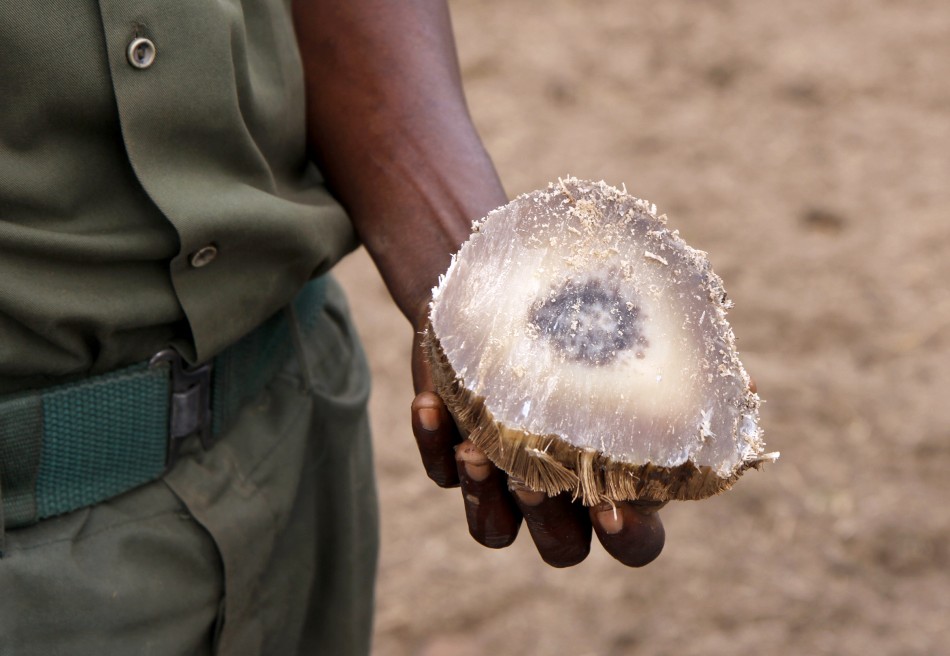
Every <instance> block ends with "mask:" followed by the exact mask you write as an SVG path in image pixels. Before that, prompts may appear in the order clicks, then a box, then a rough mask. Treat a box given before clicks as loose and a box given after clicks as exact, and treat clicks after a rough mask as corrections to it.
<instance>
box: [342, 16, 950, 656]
mask: <svg viewBox="0 0 950 656" xmlns="http://www.w3.org/2000/svg"><path fill="white" fill-rule="evenodd" d="M453 16H454V20H455V26H456V31H457V35H458V41H459V49H460V53H461V60H462V67H463V71H464V76H465V81H466V85H467V90H468V94H469V101H470V105H471V109H472V113H473V115H474V117H475V120H476V123H477V124H478V126H479V129H480V130H481V133H482V135H483V137H484V139H485V142H486V144H487V146H488V149H489V151H490V152H491V153H492V154H493V156H494V157H495V161H496V163H497V165H498V168H499V171H500V173H501V176H502V179H503V180H504V182H505V184H506V188H507V190H508V192H509V194H511V195H514V194H517V193H521V192H525V191H530V190H532V189H534V188H537V187H540V186H542V185H543V184H545V183H546V182H547V181H549V180H552V179H554V178H556V177H557V176H559V175H561V176H563V175H564V174H568V173H569V174H574V175H577V176H579V177H586V178H593V179H601V178H603V179H605V180H607V181H608V182H610V183H612V184H616V185H619V184H620V183H626V186H627V188H628V190H630V191H631V192H632V193H635V194H637V195H639V196H642V197H645V198H648V199H650V200H651V201H653V202H655V203H656V204H657V205H658V207H659V209H660V211H661V212H666V213H667V214H668V215H669V216H670V221H671V224H672V225H673V226H674V227H678V228H679V229H680V230H681V232H682V234H683V236H684V237H685V238H686V240H687V241H688V242H689V243H690V244H692V245H693V246H695V247H697V248H701V249H703V250H706V251H708V252H709V253H710V257H711V259H712V262H713V264H714V266H715V268H716V271H717V272H718V273H719V274H720V275H721V276H722V277H723V278H724V280H725V282H726V286H727V289H728V290H729V293H730V296H731V297H732V298H733V299H734V300H735V302H736V307H735V309H734V310H733V311H732V312H731V314H730V319H731V321H732V324H733V327H734V329H735V332H736V334H737V335H738V338H739V347H740V350H741V353H742V358H743V361H744V362H745V363H746V366H747V367H748V368H749V370H750V371H751V372H752V373H753V375H754V376H755V377H756V379H757V381H758V386H759V391H760V393H761V395H762V396H763V397H764V398H765V399H767V404H766V405H765V406H764V409H763V413H762V421H763V425H764V427H765V430H766V431H767V439H768V444H769V447H770V448H772V449H776V450H780V451H781V452H782V458H781V460H780V462H779V463H778V464H776V465H775V466H772V467H769V468H767V469H765V470H763V471H761V472H753V473H750V474H747V475H746V477H745V478H744V479H743V480H742V481H740V483H739V485H738V486H737V487H736V488H735V489H734V490H732V491H730V492H728V493H726V494H724V495H721V496H719V497H716V498H714V499H711V500H708V501H703V502H687V503H676V504H672V505H671V506H669V507H668V508H667V509H666V510H665V511H664V515H663V516H664V520H665V524H666V530H667V547H666V550H665V551H664V553H663V554H662V555H661V556H660V558H659V559H658V560H657V561H656V562H654V563H653V564H652V565H650V566H649V567H646V568H644V569H642V570H628V569H625V568H624V567H622V566H621V565H619V564H617V563H615V562H614V561H612V560H611V559H610V558H609V557H607V556H606V555H605V554H604V553H603V552H602V551H601V550H600V548H599V547H597V548H595V549H594V550H593V553H592V554H591V556H590V557H589V558H588V560H587V561H586V562H584V563H582V564H581V565H579V566H578V567H575V568H573V569H570V570H553V569H549V568H547V567H546V566H545V565H543V563H542V562H541V561H540V559H539V558H538V557H537V555H536V554H535V552H534V551H533V549H532V547H531V542H530V539H529V537H528V535H527V532H526V531H525V532H523V534H522V535H521V536H520V537H519V539H518V541H517V542H516V544H515V545H514V546H513V547H511V548H509V549H506V550H502V551H490V550H487V549H484V548H482V547H480V546H478V545H477V544H476V543H474V542H473V541H472V540H471V539H470V538H469V537H468V535H467V532H466V529H465V522H464V518H463V516H462V504H461V499H460V498H459V494H458V491H456V490H452V491H445V490H440V489H438V488H436V487H435V486H434V485H432V484H431V483H430V482H429V481H428V480H427V479H426V477H425V475H424V473H423V471H422V469H421V466H420V464H419V462H418V455H417V454H416V453H415V447H414V444H413V442H412V438H411V434H410V431H409V426H408V421H407V417H408V406H409V402H410V400H411V390H410V387H409V375H408V362H409V339H410V330H409V327H408V325H407V324H406V323H405V322H404V320H403V319H402V318H401V316H400V315H399V314H398V313H397V312H396V311H395V310H394V309H392V307H391V306H390V305H389V304H388V302H387V301H386V298H387V297H386V294H385V291H384V290H383V288H382V286H381V285H380V283H379V282H378V279H377V277H376V274H375V272H374V270H373V269H372V266H371V264H370V263H369V260H368V259H367V258H366V256H365V254H363V253H357V254H355V255H353V256H351V257H350V258H348V259H347V260H346V261H345V262H344V263H343V265H342V266H341V268H340V275H341V277H342V278H343V280H344V281H345V284H347V286H348V287H349V289H350V290H351V292H352V297H353V303H354V306H355V312H356V317H357V321H358V324H359V326H360V328H361V331H362V333H363V335H364V336H365V339H366V342H367V348H368V350H369V352H370V356H371V358H372V362H373V369H374V372H375V377H376V388H375V396H374V399H373V409H372V410H373V415H374V426H375V431H376V436H375V439H376V448H377V461H378V464H377V471H378V476H379V485H380V494H381V503H382V512H383V525H382V528H383V550H382V560H381V564H380V581H379V590H378V604H377V608H378V614H377V621H376V635H375V644H376V646H375V653H377V654H379V655H382V656H390V655H393V656H410V655H413V656H435V655H441V654H456V655H459V656H462V655H465V654H480V653H486V654H488V653H490V654H499V655H507V654H523V655H529V656H530V655H534V654H540V655H547V654H554V655H557V654H578V655H581V654H586V655H598V656H607V655H614V654H654V655H662V654H671V655H672V654H676V655H677V656H685V655H689V654H707V655H708V654H714V655H715V654H731V653H736V652H738V653H742V652H747V653H758V654H835V655H839V654H862V655H865V654H873V655H876V654H927V655H930V654H950V508H948V507H950V476H948V472H950V401H948V400H947V394H948V392H947V390H950V283H948V280H950V256H948V254H947V251H948V246H950V216H948V208H950V84H948V83H947V81H948V79H950V3H947V2H946V0H907V1H904V2H898V1H896V0H853V1H844V0H828V1H819V0H811V1H805V2H797V3H795V2H786V1H784V0H760V1H759V2H755V3H752V2H739V1H738V0H735V1H730V0H707V1H705V2H685V1H682V0H671V1H669V2H648V1H645V0H635V1H630V0H627V1H624V0H611V1H604V2H599V3H584V2H580V1H579V0H576V1H569V0H548V1H546V2H542V1H541V0H535V1H530V0H517V1H515V0H509V1H508V2H504V3H503V2H488V1H480V2H476V1H467V2H462V1H458V2H455V3H453ZM459 184H464V181H459ZM472 218H475V217H472Z"/></svg>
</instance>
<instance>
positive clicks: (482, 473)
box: [465, 462, 491, 483]
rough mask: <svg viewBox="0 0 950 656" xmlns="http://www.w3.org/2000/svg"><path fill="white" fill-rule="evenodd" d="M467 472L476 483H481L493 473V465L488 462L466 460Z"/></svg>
mask: <svg viewBox="0 0 950 656" xmlns="http://www.w3.org/2000/svg"><path fill="white" fill-rule="evenodd" d="M465 473H466V475H467V476H468V477H469V478H470V479H472V480H473V481H475V482H476V483H481V482H482V481H484V480H485V479H486V478H488V475H489V474H490V473H491V465H490V464H489V463H487V462H486V463H485V464H479V463H475V462H466V463H465Z"/></svg>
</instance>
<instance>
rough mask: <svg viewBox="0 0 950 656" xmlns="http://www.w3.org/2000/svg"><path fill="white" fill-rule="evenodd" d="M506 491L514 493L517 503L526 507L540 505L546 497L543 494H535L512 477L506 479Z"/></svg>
mask: <svg viewBox="0 0 950 656" xmlns="http://www.w3.org/2000/svg"><path fill="white" fill-rule="evenodd" d="M508 489H509V490H511V491H512V492H514V493H515V496H516V497H518V501H520V502H521V503H523V504H524V505H526V506H538V505H541V502H542V501H544V500H545V498H547V496H548V495H546V494H545V493H544V492H535V491H534V490H532V489H531V488H529V487H528V486H527V485H525V484H524V483H522V482H521V481H519V480H517V479H515V478H514V476H509V477H508Z"/></svg>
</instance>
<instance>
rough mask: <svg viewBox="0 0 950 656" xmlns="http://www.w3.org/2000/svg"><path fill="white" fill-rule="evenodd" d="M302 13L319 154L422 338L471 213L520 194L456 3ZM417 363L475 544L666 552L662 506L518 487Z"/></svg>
mask: <svg viewBox="0 0 950 656" xmlns="http://www.w3.org/2000/svg"><path fill="white" fill-rule="evenodd" d="M293 13H294V25H295V27H296V30H297V36H298V41H299V44H300V53H301V57H302V60H303V64H304V74H305V83H306V91H307V117H306V118H307V137H308V146H309V150H310V153H311V156H312V157H313V158H314V159H315V160H316V161H317V162H318V164H319V165H320V169H321V171H322V172H323V174H324V175H325V176H326V179H327V182H328V184H329V186H330V188H331V189H332V191H333V192H334V194H335V195H336V197H337V198H338V199H339V200H340V202H341V203H343V205H344V207H346V209H347V211H348V213H349V215H350V218H351V219H352V221H353V226H354V227H355V229H356V231H357V233H358V234H359V236H360V239H361V240H362V242H363V244H364V245H365V246H366V250H367V251H368V252H369V254H370V256H371V257H372V258H373V261H374V263H375V264H376V267H377V268H378V269H379V272H380V274H381V275H382V278H383V281H384V282H385V283H386V287H387V288H388V290H389V292H390V294H391V295H392V297H393V300H394V301H395V302H396V304H397V305H398V306H399V309H400V310H402V312H403V314H404V315H405V316H406V318H407V319H408V320H409V321H410V323H411V324H412V326H413V328H414V329H415V330H416V332H417V333H418V332H419V331H420V330H421V329H422V327H423V325H424V323H425V317H426V310H427V305H428V300H429V295H430V292H431V289H432V287H433V286H434V285H435V284H436V282H437V281H438V277H439V275H440V274H442V273H443V272H444V271H445V270H446V269H447V268H448V265H449V259H450V256H451V254H452V253H454V252H455V251H456V250H457V249H458V247H459V246H460V245H461V243H462V242H463V241H465V240H466V239H467V238H468V236H469V233H470V231H471V222H472V220H474V219H478V218H480V217H482V216H484V215H485V214H487V213H488V211H489V210H492V209H494V208H495V207H498V206H500V205H504V204H505V203H506V202H507V200H508V199H507V196H506V195H505V193H504V190H503V189H502V186H501V183H500V182H499V180H498V176H497V174H496V173H495V169H494V166H493V165H492V162H491V159H490V158H489V157H488V155H487V153H486V152H485V149H484V147H483V146H482V143H481V140H480V139H479V137H478V134H477V132H476V131H475V127H474V126H473V125H472V121H471V118H470V117H469V114H468V108H467V107H466V104H465V97H464V94H463V93H462V84H461V75H460V73H459V67H458V61H457V57H456V53H455V43H454V39H453V36H452V30H451V23H450V20H449V13H448V8H447V7H446V4H445V2H444V0H415V1H413V2H385V1H382V0H347V2H332V1H330V0H294V2H293ZM413 358H414V362H413V377H414V381H415V384H416V392H417V394H419V395H418V396H417V397H416V400H415V402H414V403H413V416H412V423H413V429H414V432H415V434H416V437H417V439H418V441H419V449H420V452H421V453H422V458H423V463H424V465H425V467H426V471H428V472H429V476H430V477H432V478H433V479H434V480H435V481H436V482H437V483H439V484H440V485H443V486H452V485H456V484H461V486H462V492H463V497H464V499H465V510H466V515H467V517H468V522H469V530H470V531H471V533H472V535H473V536H474V537H475V539H476V540H478V541H479V542H481V543H482V544H485V545H487V546H490V547H503V546H506V545H508V544H510V543H511V542H512V541H513V540H514V539H515V536H516V535H517V532H518V528H519V526H520V525H521V521H522V519H524V520H525V521H526V522H527V524H528V530H529V531H530V532H531V535H532V537H533V538H534V541H535V544H537V545H538V550H539V551H540V552H541V556H542V557H543V558H544V559H545V560H546V561H547V562H549V563H551V564H552V565H556V566H567V565H573V564H575V563H578V562H580V561H581V560H583V558H584V557H585V556H586V555H587V552H588V550H589V548H590V535H591V529H592V527H593V530H594V531H596V532H597V535H598V537H599V538H600V540H601V542H602V544H603V545H604V546H605V548H606V549H607V550H608V551H609V552H610V553H611V554H613V555H614V557H616V558H617V559H618V560H620V561H621V562H624V563H626V564H628V565H643V564H645V563H647V562H649V561H650V560H652V559H653V558H655V557H656V555H657V554H658V553H659V552H660V549H661V548H662V546H663V527H662V525H661V524H660V520H659V518H658V517H657V515H656V514H655V513H654V512H653V511H654V510H655V508H647V507H637V506H634V505H632V504H621V505H619V506H617V507H616V509H614V508H606V509H605V508H595V509H593V510H592V511H591V512H590V513H588V511H587V510H585V509H584V508H582V507H580V506H579V505H578V504H574V503H571V501H570V499H567V498H565V497H563V496H561V497H556V498H553V499H548V498H546V497H541V496H538V495H537V494H536V493H533V492H531V491H528V490H524V489H519V488H518V487H517V486H513V487H514V488H515V491H514V493H512V492H511V491H509V489H508V488H509V481H508V479H507V477H506V476H505V475H504V474H503V473H502V472H500V471H499V470H498V469H496V468H495V467H494V465H492V464H490V463H488V461H487V460H486V459H485V458H484V456H483V455H482V454H481V453H480V452H479V451H478V450H477V449H475V448H474V447H473V446H471V445H470V444H464V443H462V441H461V437H460V436H459V435H458V431H457V429H456V427H455V424H454V422H453V421H452V420H451V417H450V416H449V414H448V412H447V411H446V409H445V406H444V405H443V403H442V401H441V400H440V399H439V398H438V396H436V395H435V394H434V393H432V386H431V383H430V381H429V375H428V369H427V368H426V366H425V365H424V363H423V362H422V359H421V358H422V352H421V349H420V348H419V347H418V344H416V348H414V351H413ZM456 445H460V446H458V448H455V447H456Z"/></svg>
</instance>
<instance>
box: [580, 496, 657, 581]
mask: <svg viewBox="0 0 950 656" xmlns="http://www.w3.org/2000/svg"><path fill="white" fill-rule="evenodd" d="M662 505H663V504H638V503H637V502H629V503H627V502H621V503H618V504H616V505H611V504H609V503H601V504H598V505H596V506H593V507H592V508H591V509H590V519H591V523H592V524H593V526H594V531H595V532H596V533H597V537H598V538H599V539H600V543H601V544H602V545H604V549H606V550H607V553H609V554H610V555H611V556H613V557H614V558H616V559H617V560H619V561H620V562H622V563H623V564H624V565H628V566H630V567H643V566H644V565H646V564H647V563H650V562H652V561H653V560H654V559H655V558H656V557H657V556H659V555H660V552H661V551H663V543H664V542H665V540H666V534H665V532H664V531H663V522H661V521H660V515H659V513H658V512H656V511H657V510H658V509H659V508H661V507H662Z"/></svg>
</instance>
